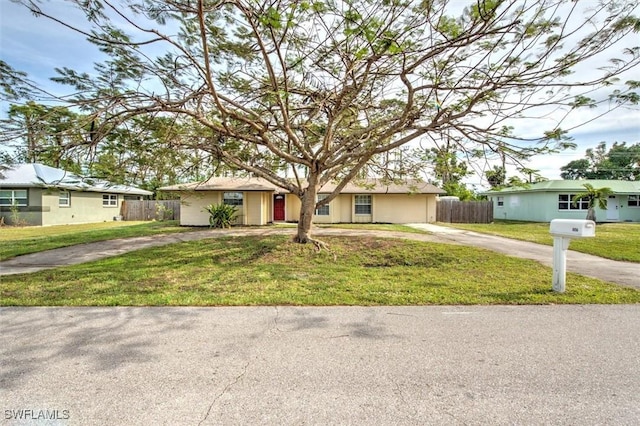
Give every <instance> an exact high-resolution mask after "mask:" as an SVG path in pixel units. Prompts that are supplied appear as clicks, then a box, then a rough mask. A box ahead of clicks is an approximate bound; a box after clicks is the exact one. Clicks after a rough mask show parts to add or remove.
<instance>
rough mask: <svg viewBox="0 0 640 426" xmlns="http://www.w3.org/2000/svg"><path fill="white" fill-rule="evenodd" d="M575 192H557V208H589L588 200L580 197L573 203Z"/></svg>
mask: <svg viewBox="0 0 640 426" xmlns="http://www.w3.org/2000/svg"><path fill="white" fill-rule="evenodd" d="M575 195H576V194H559V195H558V209H559V210H589V200H588V199H586V198H581V199H580V200H578V201H576V202H575V203H574V202H573V201H572V200H573V197H575Z"/></svg>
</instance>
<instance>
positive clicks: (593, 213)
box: [587, 207, 596, 222]
mask: <svg viewBox="0 0 640 426" xmlns="http://www.w3.org/2000/svg"><path fill="white" fill-rule="evenodd" d="M587 220H592V221H594V222H595V221H596V209H594V208H593V207H589V210H587Z"/></svg>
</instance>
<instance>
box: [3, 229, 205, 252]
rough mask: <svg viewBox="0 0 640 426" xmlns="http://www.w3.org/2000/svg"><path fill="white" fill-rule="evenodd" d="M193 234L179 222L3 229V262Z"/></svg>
mask: <svg viewBox="0 0 640 426" xmlns="http://www.w3.org/2000/svg"><path fill="white" fill-rule="evenodd" d="M191 230H193V228H187V227H181V226H179V225H178V222H177V221H165V222H102V223H87V224H82V225H58V226H30V227H22V228H18V227H15V228H14V227H2V228H0V260H6V259H10V258H12V257H15V256H20V255H23V254H29V253H37V252H40V251H44V250H50V249H55V248H60V247H68V246H72V245H76V244H84V243H92V242H96V241H104V240H112V239H116V238H128V237H140V236H145V235H156V234H168V233H174V232H186V231H191Z"/></svg>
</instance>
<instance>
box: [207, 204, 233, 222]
mask: <svg viewBox="0 0 640 426" xmlns="http://www.w3.org/2000/svg"><path fill="white" fill-rule="evenodd" d="M205 210H206V211H208V212H209V215H210V216H209V227H211V228H231V224H232V223H233V221H234V219H235V218H236V213H237V212H238V208H237V207H236V206H229V205H227V204H210V205H208V206H207V207H205Z"/></svg>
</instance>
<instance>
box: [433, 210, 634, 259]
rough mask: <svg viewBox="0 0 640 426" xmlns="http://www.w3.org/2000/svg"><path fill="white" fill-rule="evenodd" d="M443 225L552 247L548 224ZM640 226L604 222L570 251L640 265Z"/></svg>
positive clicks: (499, 221)
mask: <svg viewBox="0 0 640 426" xmlns="http://www.w3.org/2000/svg"><path fill="white" fill-rule="evenodd" d="M442 225H444V226H450V227H452V228H459V229H466V230H469V231H475V232H480V233H486V234H492V235H499V236H502V237H508V238H514V239H516V240H523V241H532V242H534V243H539V244H546V245H553V237H552V236H551V235H550V234H549V224H548V223H538V222H517V221H503V220H496V221H495V222H494V223H489V224H476V223H443V224H442ZM638 247H640V223H601V224H598V225H597V226H596V236H595V237H594V238H583V239H575V240H572V241H571V245H570V247H569V248H570V249H571V250H575V251H579V252H582V253H588V254H593V255H595V256H600V257H604V258H607V259H612V260H622V261H627V262H638V263H640V249H638Z"/></svg>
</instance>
